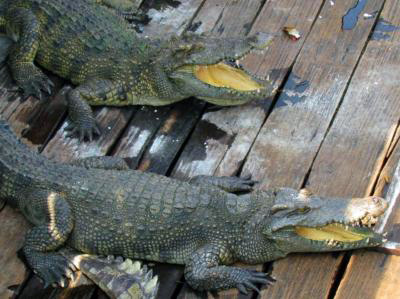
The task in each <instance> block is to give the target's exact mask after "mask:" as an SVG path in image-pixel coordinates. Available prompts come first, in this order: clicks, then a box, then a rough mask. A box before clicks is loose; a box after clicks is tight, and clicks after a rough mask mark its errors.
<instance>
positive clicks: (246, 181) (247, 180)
mask: <svg viewBox="0 0 400 299" xmlns="http://www.w3.org/2000/svg"><path fill="white" fill-rule="evenodd" d="M229 179H230V181H229V183H230V186H231V192H250V191H252V190H253V186H254V185H255V184H257V183H258V181H255V180H252V179H251V174H249V175H246V176H244V177H242V178H240V177H234V176H233V177H229Z"/></svg>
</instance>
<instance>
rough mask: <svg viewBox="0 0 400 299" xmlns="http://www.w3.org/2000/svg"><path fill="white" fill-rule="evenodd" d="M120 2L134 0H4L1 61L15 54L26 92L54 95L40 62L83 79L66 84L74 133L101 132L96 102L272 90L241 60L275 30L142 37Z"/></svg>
mask: <svg viewBox="0 0 400 299" xmlns="http://www.w3.org/2000/svg"><path fill="white" fill-rule="evenodd" d="M120 3H124V4H129V1H128V0H75V1H70V0H4V1H1V3H0V29H3V31H5V32H6V35H7V36H8V37H9V38H11V39H12V40H13V43H11V44H10V42H9V40H7V39H6V38H4V37H2V38H1V39H0V43H2V44H3V45H2V46H0V49H3V50H2V52H1V53H0V56H1V57H0V60H1V61H3V60H5V59H6V56H7V55H8V64H9V66H10V69H11V72H12V75H13V77H14V79H15V81H16V83H17V85H18V86H19V88H20V89H21V90H22V91H23V93H24V96H25V97H26V96H29V95H33V96H35V97H38V98H42V97H43V95H44V94H45V93H49V94H50V93H51V89H52V82H51V81H50V80H49V79H48V77H47V76H46V75H45V74H44V73H43V72H42V71H41V70H40V69H39V68H38V67H37V66H35V64H34V63H36V64H38V65H39V66H41V67H43V68H45V69H47V70H49V71H51V72H53V73H55V74H57V75H59V76H61V77H63V78H66V79H69V80H70V81H71V82H72V83H73V84H75V85H76V87H75V88H73V89H72V88H69V87H67V88H65V89H64V90H63V92H64V93H65V96H66V99H67V102H68V107H69V117H70V120H71V123H70V125H69V126H68V128H67V130H69V131H70V135H78V136H79V137H80V139H89V140H91V139H92V137H93V136H94V135H97V134H100V131H99V128H98V126H97V125H96V122H95V120H94V117H93V114H92V111H91V108H90V106H89V105H113V106H125V105H153V106H159V105H167V104H170V103H174V102H177V101H180V100H183V99H185V98H188V97H191V96H195V97H197V98H200V99H203V100H205V101H208V102H211V103H214V104H217V105H239V104H243V103H246V102H248V101H251V100H259V99H265V98H267V97H268V96H270V95H271V94H272V92H273V88H272V87H271V85H270V84H269V82H268V81H267V80H261V79H259V78H257V77H255V76H253V75H251V74H250V73H249V72H247V71H245V70H244V69H243V68H242V67H240V64H239V63H236V62H238V61H239V60H240V59H241V58H243V57H244V56H245V55H246V54H248V53H249V52H250V51H251V50H256V49H264V48H265V47H266V46H267V45H268V43H269V42H270V41H271V39H272V35H270V34H265V33H264V34H263V33H258V34H255V35H252V36H249V37H244V38H239V37H237V38H215V37H211V36H205V35H201V36H199V35H194V34H186V35H184V36H182V37H178V36H171V37H169V38H160V37H159V38H156V37H150V38H147V37H140V36H138V35H137V34H136V33H135V32H134V31H133V30H132V29H131V28H130V25H129V23H128V22H126V20H124V18H122V17H120V16H119V13H118V12H119V11H121V7H122V8H123V9H127V7H129V6H127V5H124V6H118V5H119V4H120ZM116 6H117V9H112V8H110V7H114V8H115V7H116ZM4 45H5V46H4ZM6 50H8V51H6ZM232 61H233V62H234V63H232Z"/></svg>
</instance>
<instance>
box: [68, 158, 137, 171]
mask: <svg viewBox="0 0 400 299" xmlns="http://www.w3.org/2000/svg"><path fill="white" fill-rule="evenodd" d="M69 164H71V165H74V166H79V167H85V168H88V169H89V168H98V169H108V170H129V169H130V168H129V166H128V164H127V163H126V161H125V160H124V159H122V158H120V157H112V156H100V157H87V158H81V159H77V160H75V161H72V162H71V163H69Z"/></svg>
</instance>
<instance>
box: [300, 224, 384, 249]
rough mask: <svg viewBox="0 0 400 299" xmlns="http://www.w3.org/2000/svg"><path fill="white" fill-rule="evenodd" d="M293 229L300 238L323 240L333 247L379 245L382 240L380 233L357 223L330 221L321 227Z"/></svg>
mask: <svg viewBox="0 0 400 299" xmlns="http://www.w3.org/2000/svg"><path fill="white" fill-rule="evenodd" d="M294 231H295V232H296V234H297V235H298V236H300V237H302V238H305V239H308V240H312V241H320V242H324V243H326V244H327V245H328V246H333V247H334V246H339V245H340V244H344V243H354V244H355V243H365V244H370V245H373V244H374V243H376V245H379V244H380V243H382V242H384V240H383V238H382V236H381V235H379V234H376V233H375V232H374V231H373V230H372V229H370V228H368V227H365V226H362V225H359V224H358V223H356V224H351V225H346V224H342V223H331V224H328V225H325V226H322V227H305V226H296V227H295V229H294Z"/></svg>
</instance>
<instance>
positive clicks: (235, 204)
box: [0, 120, 387, 293]
mask: <svg viewBox="0 0 400 299" xmlns="http://www.w3.org/2000/svg"><path fill="white" fill-rule="evenodd" d="M82 161H84V162H82ZM94 161H96V163H93V162H94ZM102 161H103V162H104V163H103V164H102ZM90 162H92V163H90ZM120 162H121V160H120V159H119V158H117V157H111V158H110V157H97V158H91V159H90V161H87V160H85V159H83V160H80V161H77V162H74V163H73V165H71V164H61V163H56V162H53V161H51V160H48V159H46V158H45V157H43V156H42V155H40V154H39V153H36V152H33V151H31V150H29V148H28V147H27V146H26V145H24V144H23V143H21V142H20V141H19V140H18V138H16V136H15V135H14V134H13V133H12V130H11V129H10V128H9V126H8V124H7V122H6V121H4V120H0V198H1V199H6V200H7V203H8V204H9V205H10V206H12V207H15V208H17V209H19V210H20V211H21V212H22V213H23V214H24V216H25V217H26V218H27V219H28V220H29V221H30V222H31V223H32V224H33V228H32V229H31V230H30V231H29V232H28V233H27V234H26V237H25V243H24V246H23V250H22V252H23V253H24V255H25V257H26V260H27V262H28V264H29V266H30V267H31V268H32V269H33V270H34V272H35V273H37V274H38V275H39V276H40V277H41V278H42V279H43V280H44V281H45V282H46V283H47V284H50V283H62V284H65V281H64V280H65V279H66V277H67V276H68V275H69V273H70V272H71V271H72V270H71V265H70V262H69V261H68V260H67V259H65V258H64V257H63V256H62V255H60V254H59V253H58V251H57V250H58V249H59V248H62V247H70V248H73V249H75V250H77V251H79V252H82V253H87V254H97V255H105V256H106V255H118V256H122V257H125V258H131V259H139V260H149V261H155V262H163V263H171V264H183V265H185V269H184V275H185V279H186V281H187V282H188V284H189V285H190V286H192V287H193V288H194V289H197V290H221V289H229V288H238V289H239V290H240V291H241V292H243V293H246V292H248V291H249V290H251V289H253V290H258V285H263V284H268V283H269V282H271V281H272V278H271V277H270V276H269V275H267V274H266V273H262V272H257V271H252V270H248V269H243V268H240V267H233V266H231V264H232V263H234V262H243V263H248V264H260V263H264V262H267V261H271V260H275V259H278V258H282V257H285V256H286V255H287V254H289V253H291V252H324V251H339V250H350V249H357V248H362V247H374V246H379V245H381V244H383V243H385V242H386V240H385V238H384V235H382V234H378V233H375V232H374V231H373V230H372V229H371V228H370V226H371V225H372V224H374V223H376V221H377V219H378V217H379V216H380V215H382V214H383V213H384V211H385V209H386V208H387V202H386V201H385V200H384V199H382V198H380V197H376V196H370V197H365V198H335V197H320V196H317V195H314V194H312V193H311V192H309V191H307V190H305V189H302V190H300V191H298V190H294V189H290V188H277V189H271V190H259V189H257V188H254V184H255V183H256V182H255V181H253V180H251V178H249V177H243V178H239V177H212V176H196V177H193V178H191V179H190V180H189V181H181V180H177V179H173V178H169V177H165V176H161V175H158V174H154V173H146V172H141V171H138V170H131V169H128V167H127V166H126V167H122V164H121V163H120ZM91 164H95V166H94V167H95V168H93V167H92V166H91ZM113 165H116V167H114V166H113Z"/></svg>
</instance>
